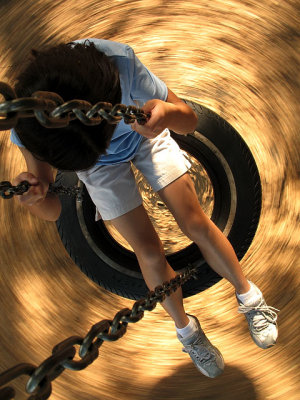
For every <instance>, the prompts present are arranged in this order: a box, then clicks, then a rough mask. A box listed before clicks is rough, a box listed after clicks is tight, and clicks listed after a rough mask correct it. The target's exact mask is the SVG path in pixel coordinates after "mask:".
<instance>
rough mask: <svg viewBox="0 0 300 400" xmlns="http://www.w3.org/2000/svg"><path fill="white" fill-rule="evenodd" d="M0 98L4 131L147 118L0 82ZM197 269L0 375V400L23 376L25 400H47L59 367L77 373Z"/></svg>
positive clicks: (1, 191)
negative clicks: (35, 124)
mask: <svg viewBox="0 0 300 400" xmlns="http://www.w3.org/2000/svg"><path fill="white" fill-rule="evenodd" d="M0 94H2V95H3V97H4V98H5V100H6V101H5V102H2V103H0V130H8V129H11V128H13V127H14V126H16V124H17V122H18V120H19V118H29V117H35V118H36V119H37V120H38V121H39V122H40V124H41V125H43V126H45V127H47V128H62V127H65V126H67V125H68V124H69V122H70V121H73V120H75V119H79V120H80V121H81V122H82V123H83V124H85V125H98V124H100V123H101V122H102V121H103V119H105V120H106V121H107V122H108V123H109V124H117V123H119V122H120V121H121V120H122V119H124V122H125V123H126V124H131V123H133V122H134V121H135V120H136V121H137V122H138V123H139V124H140V125H143V124H145V123H146V122H147V120H148V118H149V117H150V114H145V113H144V111H143V110H142V109H140V108H137V107H134V106H126V105H124V104H116V105H115V106H112V105H111V104H110V103H106V102H99V103H97V104H95V105H92V104H90V103H89V102H87V101H84V100H70V101H68V102H66V103H64V100H63V99H62V98H61V97H60V96H59V95H57V94H56V93H52V92H35V93H33V95H32V97H26V98H20V99H17V98H16V94H15V92H14V90H13V89H12V88H11V87H10V86H9V85H7V84H6V83H4V82H0ZM30 186H31V185H30V184H29V182H27V181H23V182H21V183H20V184H19V185H17V186H13V185H12V184H11V183H10V182H8V181H3V182H0V195H1V196H2V197H3V198H4V199H10V198H12V197H13V196H14V195H21V194H23V193H25V192H26V191H27V190H28V189H29V187H30ZM49 192H52V193H61V194H68V195H71V196H76V197H77V200H78V201H81V196H82V188H79V187H70V188H66V187H64V186H61V185H59V186H55V185H52V184H51V185H50V186H49ZM196 270H197V267H195V266H191V265H190V266H189V267H188V268H187V270H186V271H185V272H183V273H181V274H178V275H177V276H176V277H175V278H173V279H171V280H170V281H169V282H164V283H163V284H162V285H161V286H157V287H156V288H155V289H154V290H153V291H150V292H148V294H147V296H146V298H144V299H141V300H138V301H136V302H135V303H134V305H133V307H132V309H131V310H130V309H128V308H124V309H122V310H120V311H119V312H118V313H117V314H116V315H115V317H114V318H113V320H102V321H100V322H98V323H96V324H95V325H93V326H92V327H91V329H90V330H89V332H88V333H87V335H86V336H85V337H81V336H71V337H69V338H67V339H65V340H64V341H62V342H60V343H58V344H57V345H56V346H55V347H54V348H53V349H52V355H51V356H50V357H48V358H47V359H46V360H44V361H43V362H42V363H41V364H40V365H39V366H37V367H36V366H34V365H32V364H27V363H23V364H18V365H16V366H14V367H12V368H10V369H8V370H6V371H4V372H3V373H1V374H0V400H11V399H13V398H14V397H15V390H14V389H13V388H12V387H10V386H5V385H7V384H8V383H9V382H11V381H12V380H14V379H16V378H17V377H19V376H21V375H29V376H30V378H29V379H28V381H27V384H26V392H27V393H28V394H30V397H28V400H45V399H48V398H49V396H50V395H51V392H52V386H51V382H52V381H53V380H54V379H56V378H57V377H58V376H59V375H61V374H62V373H63V371H64V370H65V369H70V370H73V371H79V370H82V369H84V368H86V367H87V366H88V365H90V364H91V363H92V362H93V361H94V360H95V359H96V358H97V357H98V356H99V348H100V346H101V345H102V343H103V342H104V341H116V340H118V339H120V338H121V337H122V336H123V335H124V334H125V333H126V330H127V325H128V323H135V322H138V321H140V320H141V319H142V318H143V316H144V311H152V310H153V309H154V308H155V307H156V305H157V303H158V302H159V303H161V302H162V301H164V299H165V298H166V296H170V294H171V293H172V292H175V291H176V290H177V289H178V288H179V287H180V286H181V285H183V284H184V283H185V282H186V281H187V280H189V279H190V278H191V277H194V278H195V279H197V276H196ZM75 345H79V346H80V347H79V353H78V355H79V357H80V361H75V360H74V357H75V355H76V348H75V347H74V346H75ZM3 386H5V387H3Z"/></svg>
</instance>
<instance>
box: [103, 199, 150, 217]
mask: <svg viewBox="0 0 300 400" xmlns="http://www.w3.org/2000/svg"><path fill="white" fill-rule="evenodd" d="M142 204H143V200H142V199H141V198H140V199H137V201H135V202H133V201H132V202H131V203H130V204H128V205H127V207H115V208H114V209H112V210H110V211H109V212H107V213H106V212H105V211H104V212H103V211H100V210H99V213H100V214H101V218H102V219H103V221H110V220H112V219H115V218H118V217H121V216H122V215H124V214H127V213H128V212H129V211H132V210H134V209H135V208H137V207H139V206H140V205H142ZM96 217H97V212H96Z"/></svg>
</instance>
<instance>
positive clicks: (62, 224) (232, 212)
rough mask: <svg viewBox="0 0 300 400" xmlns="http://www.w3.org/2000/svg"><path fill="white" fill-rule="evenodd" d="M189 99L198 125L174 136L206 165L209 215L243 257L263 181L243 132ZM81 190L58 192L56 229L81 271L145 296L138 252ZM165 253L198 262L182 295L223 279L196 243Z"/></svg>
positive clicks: (66, 177)
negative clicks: (79, 197)
mask: <svg viewBox="0 0 300 400" xmlns="http://www.w3.org/2000/svg"><path fill="white" fill-rule="evenodd" d="M186 103H187V104H189V105H190V106H191V107H192V108H193V109H194V110H195V112H196V113H197V115H198V117H199V118H198V125H197V129H196V131H195V132H194V133H193V134H191V135H187V136H183V135H177V134H175V133H173V132H172V136H173V137H174V139H175V140H176V141H177V142H178V144H179V145H180V147H181V148H182V149H184V150H185V151H187V152H189V153H190V154H191V155H192V156H193V157H195V158H197V159H198V160H199V161H200V162H201V164H202V165H203V166H204V168H205V170H206V172H207V174H208V176H209V178H210V180H211V182H212V185H213V189H214V209H213V213H212V216H211V219H212V220H213V221H214V222H215V224H216V225H217V226H218V227H219V228H220V229H221V230H222V231H223V232H224V233H225V234H226V236H227V237H228V239H229V241H230V242H231V244H232V246H233V247H234V249H235V252H236V254H237V256H238V258H239V259H241V258H242V257H243V256H244V254H245V253H246V251H247V250H248V248H249V246H250V244H251V242H252V239H253V237H254V235H255V232H256V229H257V225H258V222H259V217H260V210H261V183H260V178H259V173H258V170H257V167H256V164H255V161H254V158H253V156H252V154H251V152H250V150H249V148H248V146H247V145H246V143H245V142H244V140H243V139H242V138H241V136H240V135H239V134H238V133H237V132H236V130H235V129H234V128H233V127H232V126H231V125H230V124H228V123H227V122H226V121H225V120H224V119H222V118H221V117H220V116H218V115H217V114H216V113H214V112H213V111H211V110H209V109H208V108H206V107H204V106H201V105H199V104H196V103H192V102H189V101H187V102H186ZM200 132H201V133H200ZM78 182H79V181H78V178H77V175H76V174H75V173H66V172H59V173H58V174H57V178H56V183H57V184H61V185H65V186H73V185H77V184H78ZM83 191H84V201H83V202H82V203H81V204H79V203H76V200H75V198H74V197H73V198H71V197H68V196H64V195H61V196H60V199H61V202H62V213H61V216H60V218H59V220H58V221H57V228H58V231H59V234H60V237H61V240H62V242H63V244H64V246H65V248H66V249H67V251H68V253H69V254H70V256H71V257H72V259H73V260H74V262H75V263H76V264H77V265H78V266H79V267H80V268H81V270H82V271H83V272H84V273H85V274H86V275H87V276H88V277H89V278H91V279H92V280H93V281H94V282H96V283H97V284H99V285H100V286H102V287H104V288H105V289H107V290H109V291H111V292H113V293H116V294H118V295H120V296H123V297H126V298H129V299H134V300H135V299H139V298H141V297H144V296H145V294H146V293H147V291H148V289H147V287H146V285H145V282H144V280H143V278H142V275H141V273H140V268H139V266H138V263H137V260H136V257H135V255H134V253H132V252H131V251H129V250H127V249H125V248H124V247H123V246H121V245H119V244H118V243H117V242H116V241H115V240H114V239H113V238H112V237H111V235H110V234H109V233H108V231H107V229H106V227H105V225H104V223H103V222H102V221H98V222H95V218H94V216H95V206H94V204H93V203H92V201H91V199H90V197H89V195H88V194H87V192H86V190H85V188H84V187H83ZM226 230H227V231H228V232H227V233H226V232H225V231H226ZM167 258H168V261H169V263H170V264H171V265H172V267H173V268H174V270H175V271H179V270H182V269H184V268H186V267H187V266H188V264H192V265H195V264H196V265H199V268H198V272H197V278H198V279H197V280H195V279H191V280H189V281H188V282H187V283H185V284H184V285H183V296H184V297H189V296H192V295H194V294H197V293H199V292H201V291H203V290H205V289H207V288H208V287H210V286H212V285H213V284H215V283H216V282H218V281H219V280H220V279H221V277H220V276H219V275H218V274H216V273H215V272H214V271H213V270H212V269H211V268H210V267H209V266H208V265H207V264H206V263H205V261H204V260H203V257H202V255H201V253H200V251H199V249H198V247H197V246H196V245H195V244H191V245H190V246H188V247H186V248H185V249H183V250H181V251H179V252H176V253H174V254H171V255H169V256H167Z"/></svg>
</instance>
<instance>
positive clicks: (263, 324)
mask: <svg viewBox="0 0 300 400" xmlns="http://www.w3.org/2000/svg"><path fill="white" fill-rule="evenodd" d="M249 283H250V285H251V289H250V291H249V292H248V293H249V295H250V294H251V296H247V294H246V296H245V297H248V298H247V299H245V300H244V302H242V298H243V295H238V294H237V295H236V297H237V301H238V303H239V308H238V312H239V313H241V314H245V317H246V319H247V321H248V325H249V330H250V334H251V337H252V339H253V341H254V342H255V343H256V344H257V346H259V347H261V348H262V349H267V348H268V347H272V346H274V344H275V343H276V339H277V336H278V328H277V324H276V320H277V314H276V312H275V311H279V310H277V309H276V308H274V307H269V306H268V305H267V303H266V302H265V299H264V297H263V295H262V293H261V291H260V290H259V289H258V287H257V286H255V285H254V283H252V282H250V281H249Z"/></svg>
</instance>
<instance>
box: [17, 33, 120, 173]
mask: <svg viewBox="0 0 300 400" xmlns="http://www.w3.org/2000/svg"><path fill="white" fill-rule="evenodd" d="M32 55H33V59H32V60H30V62H29V64H28V65H27V66H26V68H25V69H24V70H23V72H22V73H21V74H20V75H19V76H18V77H17V82H16V85H15V91H16V94H17V96H18V97H30V96H31V95H32V93H34V92H35V91H39V90H42V91H49V92H55V93H58V94H59V95H60V96H61V97H62V98H63V100H64V101H68V100H72V99H80V100H86V101H89V102H90V103H91V104H95V103H97V102H99V101H106V102H109V103H112V104H116V103H120V102H121V87H120V80H119V72H118V69H117V67H116V66H115V65H114V64H113V62H112V61H111V60H110V59H109V58H108V57H107V56H106V55H105V54H104V53H102V52H100V51H99V50H97V49H96V47H95V46H94V44H93V43H92V42H89V41H85V42H84V44H78V43H68V44H60V45H58V46H55V47H52V48H50V49H48V50H44V51H36V50H32ZM114 129H115V125H110V124H108V123H107V122H106V121H105V120H103V121H102V122H101V124H100V125H94V126H86V125H83V124H82V123H81V122H80V121H79V120H74V121H71V122H70V123H69V125H68V126H67V127H65V128H45V127H43V126H42V125H41V124H40V123H39V122H38V121H37V120H36V119H35V118H23V119H20V120H19V121H18V124H17V126H16V127H15V130H16V132H17V134H18V136H19V138H20V140H21V142H22V144H23V145H24V146H25V147H26V149H27V150H29V151H30V152H31V153H32V154H33V155H34V156H35V157H36V158H38V159H40V160H43V161H46V162H48V163H49V164H50V165H52V166H53V167H55V168H58V169H61V170H70V171H78V170H84V169H88V168H90V167H91V166H93V165H94V164H95V163H96V161H97V159H98V158H99V156H100V155H101V154H104V153H105V150H106V149H107V147H108V145H109V142H110V140H111V137H112V134H113V132H114Z"/></svg>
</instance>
